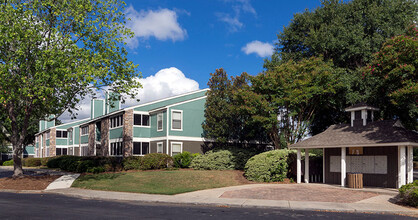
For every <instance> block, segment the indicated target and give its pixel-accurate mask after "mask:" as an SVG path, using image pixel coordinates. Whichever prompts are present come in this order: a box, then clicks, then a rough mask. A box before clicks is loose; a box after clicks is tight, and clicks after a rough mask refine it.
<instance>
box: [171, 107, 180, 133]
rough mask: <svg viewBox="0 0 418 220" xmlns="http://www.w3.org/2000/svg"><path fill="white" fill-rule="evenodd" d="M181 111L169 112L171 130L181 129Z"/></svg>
mask: <svg viewBox="0 0 418 220" xmlns="http://www.w3.org/2000/svg"><path fill="white" fill-rule="evenodd" d="M181 119H182V111H172V112H171V129H172V130H181V129H182V126H181V121H182V120H181Z"/></svg>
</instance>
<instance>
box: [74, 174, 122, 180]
mask: <svg viewBox="0 0 418 220" xmlns="http://www.w3.org/2000/svg"><path fill="white" fill-rule="evenodd" d="M123 175H125V173H102V174H88V175H84V176H81V177H79V178H78V179H77V181H79V182H84V181H90V180H113V179H116V178H118V177H120V176H123Z"/></svg>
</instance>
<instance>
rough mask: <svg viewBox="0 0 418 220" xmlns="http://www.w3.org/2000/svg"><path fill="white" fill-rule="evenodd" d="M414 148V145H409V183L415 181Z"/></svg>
mask: <svg viewBox="0 0 418 220" xmlns="http://www.w3.org/2000/svg"><path fill="white" fill-rule="evenodd" d="M413 150H414V148H413V147H412V146H408V159H407V164H408V165H407V173H408V181H407V183H412V182H414V151H413Z"/></svg>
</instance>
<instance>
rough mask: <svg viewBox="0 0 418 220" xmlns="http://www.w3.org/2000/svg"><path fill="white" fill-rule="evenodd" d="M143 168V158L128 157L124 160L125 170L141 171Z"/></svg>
mask: <svg viewBox="0 0 418 220" xmlns="http://www.w3.org/2000/svg"><path fill="white" fill-rule="evenodd" d="M141 166H142V157H134V156H131V157H126V158H124V159H123V169H124V170H140V169H141Z"/></svg>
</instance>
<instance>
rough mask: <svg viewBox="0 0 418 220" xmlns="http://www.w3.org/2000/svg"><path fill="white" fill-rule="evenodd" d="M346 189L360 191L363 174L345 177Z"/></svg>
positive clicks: (352, 174)
mask: <svg viewBox="0 0 418 220" xmlns="http://www.w3.org/2000/svg"><path fill="white" fill-rule="evenodd" d="M347 181H348V187H349V188H355V189H361V188H363V174H362V173H348V175H347Z"/></svg>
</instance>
